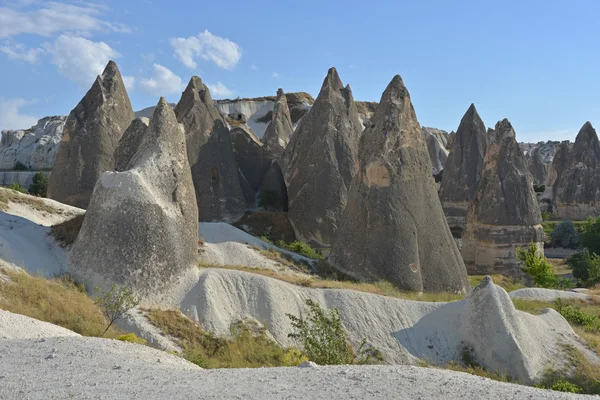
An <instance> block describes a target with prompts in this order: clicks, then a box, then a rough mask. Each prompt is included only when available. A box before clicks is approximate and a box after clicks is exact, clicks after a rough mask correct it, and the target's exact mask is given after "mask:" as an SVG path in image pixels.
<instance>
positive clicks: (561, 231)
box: [552, 221, 579, 249]
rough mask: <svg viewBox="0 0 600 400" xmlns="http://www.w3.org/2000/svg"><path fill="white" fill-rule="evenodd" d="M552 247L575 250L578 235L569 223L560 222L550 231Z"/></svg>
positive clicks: (573, 226)
mask: <svg viewBox="0 0 600 400" xmlns="http://www.w3.org/2000/svg"><path fill="white" fill-rule="evenodd" d="M552 246H560V247H564V248H568V249H575V248H577V247H578V246H579V235H578V234H577V231H576V230H575V225H574V224H573V222H571V221H562V222H561V223H560V224H558V225H557V226H556V227H555V228H554V230H553V231H552Z"/></svg>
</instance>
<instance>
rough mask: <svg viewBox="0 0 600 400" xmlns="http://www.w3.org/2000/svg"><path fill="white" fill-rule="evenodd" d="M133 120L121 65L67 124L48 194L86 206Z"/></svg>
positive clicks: (102, 80)
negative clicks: (120, 69) (120, 68)
mask: <svg viewBox="0 0 600 400" xmlns="http://www.w3.org/2000/svg"><path fill="white" fill-rule="evenodd" d="M132 120H133V109H132V108H131V103H130V101H129V96H128V95H127V90H126V89H125V85H124V84H123V79H122V78H121V73H120V72H119V69H118V68H117V64H115V63H114V62H113V61H109V63H108V65H107V66H106V68H105V70H104V72H103V73H102V75H100V76H98V77H97V78H96V81H95V82H94V84H93V85H92V87H91V89H90V90H89V91H88V92H87V93H86V95H85V96H84V97H83V99H82V100H81V101H80V102H79V104H78V105H77V107H75V109H73V111H71V113H70V114H69V116H68V117H67V121H66V123H65V127H64V132H63V137H62V140H61V143H60V147H59V149H58V152H57V155H56V161H55V163H54V167H53V169H52V174H51V175H50V180H49V182H48V197H49V198H51V199H54V200H57V201H60V202H61V203H66V204H69V205H72V206H76V207H80V208H86V207H87V205H88V203H89V201H90V197H91V196H92V191H93V190H94V185H95V184H96V181H97V180H98V178H99V177H100V174H102V173H103V172H105V171H111V170H112V169H113V167H114V158H113V157H114V152H115V149H116V148H117V145H118V143H119V140H120V139H121V136H122V135H123V132H125V129H127V127H128V126H129V124H130V123H131V121H132Z"/></svg>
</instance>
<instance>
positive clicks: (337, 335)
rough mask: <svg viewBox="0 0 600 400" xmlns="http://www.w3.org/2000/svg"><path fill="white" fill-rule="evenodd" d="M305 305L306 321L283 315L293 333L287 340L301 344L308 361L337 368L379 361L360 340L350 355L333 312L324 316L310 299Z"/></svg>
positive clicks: (342, 331)
mask: <svg viewBox="0 0 600 400" xmlns="http://www.w3.org/2000/svg"><path fill="white" fill-rule="evenodd" d="M306 305H307V309H306V310H305V313H306V319H304V318H302V317H300V318H298V317H296V316H294V315H291V314H286V315H287V317H288V318H289V319H290V320H291V323H292V326H293V327H294V328H295V330H296V332H294V333H290V334H289V335H288V336H289V337H291V338H295V339H299V340H300V342H302V345H303V347H304V353H305V354H306V356H307V357H308V358H309V360H311V361H314V362H316V363H317V364H319V365H340V364H355V363H359V364H363V363H368V362H369V360H370V359H371V358H376V359H378V360H382V359H383V357H382V354H381V352H379V351H378V350H377V349H374V348H372V347H366V342H367V340H366V339H363V340H362V342H361V344H360V346H359V348H358V351H357V352H356V353H355V352H354V349H353V347H352V344H351V343H350V342H349V341H348V335H347V334H346V331H345V330H344V328H343V327H342V321H341V319H340V314H339V311H338V310H337V309H336V308H334V309H332V310H330V311H329V313H327V312H325V311H324V310H323V308H321V306H320V305H319V304H318V303H316V302H315V301H313V300H310V299H308V300H306Z"/></svg>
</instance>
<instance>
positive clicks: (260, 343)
mask: <svg viewBox="0 0 600 400" xmlns="http://www.w3.org/2000/svg"><path fill="white" fill-rule="evenodd" d="M146 311H147V313H148V314H147V315H148V319H149V320H150V322H152V324H154V325H155V326H156V327H158V328H159V329H161V331H162V332H163V333H165V334H167V335H169V336H171V337H172V338H173V339H174V340H175V341H176V342H177V343H178V344H179V345H180V346H181V348H182V349H183V354H182V355H183V357H184V358H186V359H187V360H188V361H190V362H193V363H194V364H196V365H198V366H200V367H203V368H259V367H278V366H282V365H284V356H285V354H286V352H285V350H284V349H283V348H282V347H281V346H279V345H278V344H277V343H275V342H273V341H271V340H269V339H267V337H266V336H265V335H264V333H258V334H255V333H253V332H251V331H250V330H249V329H247V328H245V327H241V328H239V329H238V330H237V331H235V332H232V333H233V337H232V338H231V339H224V338H217V337H216V336H214V335H213V334H211V333H209V332H206V331H205V330H204V329H202V328H201V327H200V326H199V325H197V324H196V323H194V322H193V321H191V320H190V319H188V318H186V317H185V316H184V315H183V314H181V312H179V311H172V310H167V311H165V310H156V309H153V310H146Z"/></svg>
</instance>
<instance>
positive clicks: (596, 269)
mask: <svg viewBox="0 0 600 400" xmlns="http://www.w3.org/2000/svg"><path fill="white" fill-rule="evenodd" d="M567 264H568V265H569V266H570V267H571V268H572V269H573V276H574V277H575V278H576V279H577V280H578V281H579V283H581V285H583V286H594V285H595V284H597V283H600V256H598V255H597V254H595V253H592V252H590V251H589V250H588V249H584V250H583V251H582V252H580V253H576V254H573V255H572V256H570V257H569V258H567Z"/></svg>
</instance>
